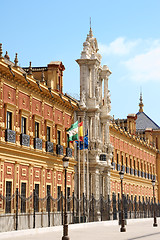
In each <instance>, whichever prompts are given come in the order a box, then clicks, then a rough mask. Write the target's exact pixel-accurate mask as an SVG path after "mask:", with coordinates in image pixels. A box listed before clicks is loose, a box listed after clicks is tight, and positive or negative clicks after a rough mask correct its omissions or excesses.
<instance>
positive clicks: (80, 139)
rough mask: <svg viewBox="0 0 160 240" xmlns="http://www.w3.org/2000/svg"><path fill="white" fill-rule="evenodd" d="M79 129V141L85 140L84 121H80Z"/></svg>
mask: <svg viewBox="0 0 160 240" xmlns="http://www.w3.org/2000/svg"><path fill="white" fill-rule="evenodd" d="M78 130H79V132H78V135H79V141H83V122H80V123H78Z"/></svg>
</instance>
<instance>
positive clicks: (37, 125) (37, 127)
mask: <svg viewBox="0 0 160 240" xmlns="http://www.w3.org/2000/svg"><path fill="white" fill-rule="evenodd" d="M35 138H39V123H38V122H35Z"/></svg>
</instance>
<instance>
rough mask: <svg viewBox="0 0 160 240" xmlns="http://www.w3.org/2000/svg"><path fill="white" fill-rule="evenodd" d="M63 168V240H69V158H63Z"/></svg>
mask: <svg viewBox="0 0 160 240" xmlns="http://www.w3.org/2000/svg"><path fill="white" fill-rule="evenodd" d="M62 160H63V167H64V169H65V203H64V222H63V237H62V240H69V239H70V238H69V236H68V223H67V168H68V165H69V158H68V157H66V156H64V157H63V159H62Z"/></svg>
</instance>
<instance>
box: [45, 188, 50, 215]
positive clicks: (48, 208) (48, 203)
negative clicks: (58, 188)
mask: <svg viewBox="0 0 160 240" xmlns="http://www.w3.org/2000/svg"><path fill="white" fill-rule="evenodd" d="M50 193H51V186H50V185H47V196H48V195H49V194H50ZM50 209H51V207H50V198H47V206H46V211H47V212H48V211H49V210H50Z"/></svg>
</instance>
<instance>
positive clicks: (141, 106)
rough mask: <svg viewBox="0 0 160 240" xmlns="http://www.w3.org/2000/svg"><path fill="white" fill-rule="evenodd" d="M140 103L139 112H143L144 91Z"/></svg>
mask: <svg viewBox="0 0 160 240" xmlns="http://www.w3.org/2000/svg"><path fill="white" fill-rule="evenodd" d="M139 100H140V103H139V112H143V106H144V105H143V99H142V90H141V92H140V99H139Z"/></svg>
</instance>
